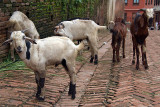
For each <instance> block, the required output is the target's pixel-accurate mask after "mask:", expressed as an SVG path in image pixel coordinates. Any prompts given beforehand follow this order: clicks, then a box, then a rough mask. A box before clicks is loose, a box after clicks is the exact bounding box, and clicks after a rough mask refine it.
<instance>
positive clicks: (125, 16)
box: [124, 13, 127, 21]
mask: <svg viewBox="0 0 160 107" xmlns="http://www.w3.org/2000/svg"><path fill="white" fill-rule="evenodd" d="M124 20H125V21H127V13H124Z"/></svg>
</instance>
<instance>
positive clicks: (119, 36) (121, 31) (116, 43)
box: [110, 18, 127, 62]
mask: <svg viewBox="0 0 160 107" xmlns="http://www.w3.org/2000/svg"><path fill="white" fill-rule="evenodd" d="M110 31H111V33H112V43H111V45H112V48H113V62H115V61H116V60H115V52H116V58H117V62H120V58H119V49H120V46H121V41H122V40H123V44H122V48H123V58H125V37H126V34H127V27H126V25H125V23H123V20H120V19H119V18H116V20H115V26H114V28H113V29H111V30H110Z"/></svg>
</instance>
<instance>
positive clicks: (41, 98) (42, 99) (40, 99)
mask: <svg viewBox="0 0 160 107" xmlns="http://www.w3.org/2000/svg"><path fill="white" fill-rule="evenodd" d="M37 99H38V100H39V101H44V99H45V97H44V98H43V97H38V98H37Z"/></svg>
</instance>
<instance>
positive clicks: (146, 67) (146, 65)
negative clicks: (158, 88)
mask: <svg viewBox="0 0 160 107" xmlns="http://www.w3.org/2000/svg"><path fill="white" fill-rule="evenodd" d="M144 58H145V65H144V67H145V69H148V63H147V56H146V53H145V54H144Z"/></svg>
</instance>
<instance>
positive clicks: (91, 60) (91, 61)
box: [90, 55, 94, 63]
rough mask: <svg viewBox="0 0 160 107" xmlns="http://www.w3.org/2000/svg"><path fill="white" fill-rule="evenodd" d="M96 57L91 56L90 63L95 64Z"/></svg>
mask: <svg viewBox="0 0 160 107" xmlns="http://www.w3.org/2000/svg"><path fill="white" fill-rule="evenodd" d="M93 59H94V56H92V55H91V59H90V63H93Z"/></svg>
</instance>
